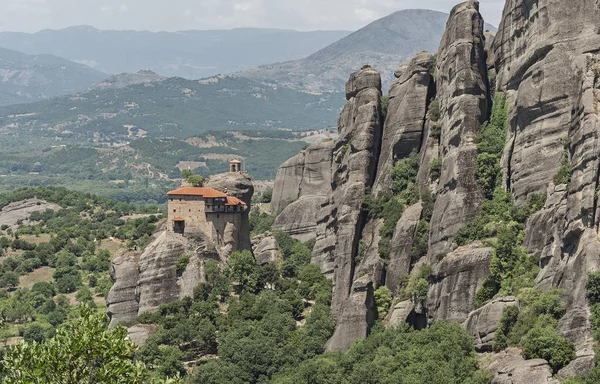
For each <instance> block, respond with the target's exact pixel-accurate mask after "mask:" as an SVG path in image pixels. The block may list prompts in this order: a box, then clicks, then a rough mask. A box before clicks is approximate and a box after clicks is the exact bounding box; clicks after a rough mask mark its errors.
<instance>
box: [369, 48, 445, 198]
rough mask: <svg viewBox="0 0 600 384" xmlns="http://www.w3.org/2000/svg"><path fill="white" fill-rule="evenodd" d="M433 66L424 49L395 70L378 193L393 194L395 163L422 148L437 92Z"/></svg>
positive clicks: (380, 160) (384, 134) (382, 148)
mask: <svg viewBox="0 0 600 384" xmlns="http://www.w3.org/2000/svg"><path fill="white" fill-rule="evenodd" d="M434 65H435V64H434V57H433V55H432V54H430V53H427V52H423V53H419V54H418V55H417V56H415V57H414V58H413V59H412V60H411V61H410V62H408V63H406V64H404V65H402V66H401V67H400V68H398V69H397V70H396V72H395V75H396V77H397V79H396V80H395V81H394V83H393V84H392V87H391V88H390V95H389V96H390V100H389V104H388V111H387V117H386V120H385V129H384V131H383V138H382V144H381V155H380V156H379V164H378V166H377V179H376V180H375V184H374V185H373V192H374V193H375V194H376V195H381V194H390V193H391V190H392V168H393V167H394V163H395V162H396V161H397V160H400V159H404V158H406V157H408V156H409V155H410V153H411V152H413V151H416V152H419V151H420V149H421V145H422V142H423V131H424V124H425V115H426V114H427V104H428V101H429V99H430V98H431V97H432V96H433V91H434V89H433V77H432V75H431V74H430V72H431V68H432V67H433V66H434Z"/></svg>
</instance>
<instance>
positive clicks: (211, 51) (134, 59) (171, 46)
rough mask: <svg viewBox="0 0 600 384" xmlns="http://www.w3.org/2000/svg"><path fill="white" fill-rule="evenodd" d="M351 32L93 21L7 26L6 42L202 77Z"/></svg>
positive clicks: (103, 64)
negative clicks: (149, 27) (148, 26)
mask: <svg viewBox="0 0 600 384" xmlns="http://www.w3.org/2000/svg"><path fill="white" fill-rule="evenodd" d="M348 34H350V32H349V31H311V32H299V31H293V30H280V29H259V28H241V29H232V30H211V31H179V32H148V31H102V30H98V29H96V28H93V27H89V26H78V27H70V28H65V29H60V30H42V31H39V32H36V33H31V34H30V33H18V32H2V33H0V47H5V48H10V49H15V50H18V51H21V52H24V53H27V54H31V55H37V54H43V53H45V54H53V55H56V56H60V57H64V58H66V59H69V60H72V61H75V62H78V63H81V64H85V65H88V66H90V67H92V68H95V69H97V70H99V71H102V72H106V73H109V74H117V73H122V72H137V71H139V70H142V69H149V70H151V71H154V72H156V73H158V74H160V75H162V76H167V77H173V76H178V77H185V78H188V79H199V78H204V77H210V76H214V75H217V74H224V73H231V72H237V71H242V70H246V69H250V68H253V67H255V66H257V65H261V64H268V63H273V62H279V61H286V60H294V59H299V58H302V57H305V56H307V55H310V54H312V53H314V52H315V51H318V50H319V49H321V48H324V47H326V46H327V45H329V44H332V43H334V42H336V41H338V40H339V39H341V38H343V37H345V36H347V35H348Z"/></svg>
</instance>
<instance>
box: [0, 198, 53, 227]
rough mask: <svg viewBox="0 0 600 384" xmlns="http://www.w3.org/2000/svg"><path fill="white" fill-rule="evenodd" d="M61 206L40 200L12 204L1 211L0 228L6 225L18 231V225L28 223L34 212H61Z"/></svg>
mask: <svg viewBox="0 0 600 384" xmlns="http://www.w3.org/2000/svg"><path fill="white" fill-rule="evenodd" d="M60 208H61V207H60V205H58V204H53V203H48V202H46V201H44V200H39V199H26V200H21V201H16V202H14V203H10V204H8V205H6V206H5V207H3V208H2V210H0V226H3V225H6V226H8V227H14V228H13V229H16V227H17V226H18V224H17V223H19V222H21V221H22V222H23V223H24V224H27V223H28V220H27V219H28V218H29V215H30V214H32V213H33V212H44V211H45V210H47V209H50V210H52V211H58V210H60Z"/></svg>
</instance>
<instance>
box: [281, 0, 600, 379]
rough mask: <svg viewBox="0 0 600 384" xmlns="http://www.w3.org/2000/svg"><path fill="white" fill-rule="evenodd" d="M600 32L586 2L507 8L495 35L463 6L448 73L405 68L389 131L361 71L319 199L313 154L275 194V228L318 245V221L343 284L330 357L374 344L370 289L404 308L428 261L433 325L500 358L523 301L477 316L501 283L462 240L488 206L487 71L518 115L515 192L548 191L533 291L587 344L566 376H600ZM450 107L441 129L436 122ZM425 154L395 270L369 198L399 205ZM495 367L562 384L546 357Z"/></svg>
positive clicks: (415, 65) (510, 158)
mask: <svg viewBox="0 0 600 384" xmlns="http://www.w3.org/2000/svg"><path fill="white" fill-rule="evenodd" d="M598 20H600V6H599V5H598V1H596V0H580V1H578V2H577V5H576V6H573V2H567V1H559V0H536V1H530V0H507V1H506V6H505V9H504V13H503V16H502V21H501V24H500V27H499V30H498V32H497V34H496V35H495V36H494V35H493V34H490V33H487V34H486V33H484V31H483V25H484V24H483V20H482V18H481V15H480V14H479V3H478V2H477V1H467V2H465V3H462V4H459V5H458V6H456V7H455V8H454V9H453V10H452V12H451V15H450V18H449V20H448V23H447V26H446V31H445V33H444V35H443V38H442V41H441V44H440V46H439V51H438V54H437V60H436V61H435V63H436V65H435V74H434V75H432V74H431V73H432V71H431V69H432V67H433V63H434V60H433V58H432V57H431V56H430V55H428V54H425V53H422V54H419V55H417V56H416V57H415V58H414V59H412V60H411V61H409V62H408V63H406V64H404V65H402V66H401V67H400V68H398V70H397V71H396V73H395V75H396V78H397V79H396V81H395V82H394V84H393V86H392V88H391V90H390V101H389V106H388V114H387V117H386V120H385V123H384V124H382V122H381V121H380V112H379V109H380V105H379V96H380V89H379V77H378V74H377V72H376V71H374V70H372V69H370V68H369V69H365V70H363V71H360V72H357V73H355V74H353V75H352V77H351V78H350V80H349V81H348V83H347V85H346V95H347V99H348V103H347V105H346V107H345V108H344V110H343V112H342V114H341V117H340V120H339V132H340V139H339V140H337V141H333V142H330V143H329V145H330V147H328V148H327V149H326V150H325V149H323V148H321V149H323V151H324V153H323V156H322V157H319V159H321V160H322V161H320V162H319V164H320V165H319V175H322V176H323V183H319V188H321V187H322V189H318V190H319V192H318V193H315V192H314V190H312V191H313V192H311V193H310V194H308V193H305V188H304V187H302V185H304V183H305V180H306V176H305V175H306V169H307V163H308V161H307V158H308V153H309V152H310V151H305V152H303V153H302V154H301V155H299V156H297V157H295V158H294V159H292V160H290V161H289V162H287V163H286V164H284V166H282V168H281V169H280V174H279V175H278V180H277V182H276V184H277V185H276V189H277V193H276V195H277V198H276V199H275V200H276V203H275V204H276V206H278V207H279V208H280V209H282V210H283V212H284V213H285V214H282V215H283V216H280V217H278V218H277V221H276V222H277V223H278V224H277V228H281V229H283V230H286V231H288V232H290V233H294V231H298V232H302V231H305V232H309V231H310V233H313V232H312V228H313V227H312V226H310V225H307V224H306V223H308V222H311V223H315V222H316V229H315V233H316V236H317V242H316V245H315V249H314V250H313V259H312V261H313V263H315V264H317V265H319V266H320V267H321V270H322V271H323V272H324V273H325V274H326V275H327V276H328V277H330V278H331V279H332V280H333V282H334V296H333V304H332V308H333V313H334V316H335V318H336V321H337V328H336V331H335V334H334V336H333V338H332V339H331V340H330V342H329V344H328V349H330V350H344V349H346V348H348V346H349V345H350V344H351V343H352V342H353V341H354V339H356V338H362V337H364V336H365V335H366V334H367V333H368V332H369V328H370V326H371V323H370V322H371V321H372V318H373V316H372V315H373V308H371V306H372V302H373V300H372V292H373V291H374V290H376V289H377V288H378V287H379V286H381V285H383V284H385V285H386V286H388V287H389V288H390V289H391V290H392V291H393V293H394V295H395V296H396V297H398V296H399V295H400V294H401V293H403V292H402V291H401V288H402V287H403V282H404V281H405V280H406V278H407V276H409V274H410V273H411V271H413V270H414V269H415V268H416V265H420V264H422V263H427V264H429V265H430V266H431V273H430V275H429V277H428V278H429V292H428V295H427V299H426V301H425V305H424V308H425V309H426V316H427V319H428V321H429V322H432V321H439V320H449V321H453V322H456V323H462V324H463V325H464V326H465V327H466V328H467V329H468V330H469V331H470V332H471V333H472V334H473V335H474V336H475V338H476V343H477V348H478V350H480V351H487V350H489V348H490V346H491V343H492V340H493V335H494V332H495V331H496V330H497V328H498V322H499V320H500V317H501V315H502V311H503V309H504V308H506V307H507V306H509V305H516V301H515V300H514V299H513V298H500V299H497V300H495V301H492V302H489V303H487V304H486V305H484V306H483V307H482V308H480V309H478V310H476V311H473V300H474V297H475V294H476V292H477V290H478V289H479V288H480V287H481V285H482V283H483V282H484V280H485V279H486V278H487V277H488V276H489V274H490V271H489V268H490V262H491V259H492V249H491V248H486V247H484V246H483V245H482V244H481V243H478V242H475V243H473V244H471V245H469V246H466V247H461V248H458V249H457V247H456V244H455V242H454V237H455V235H456V233H457V232H458V231H459V230H460V229H461V228H463V227H464V226H466V225H467V224H468V223H469V222H470V221H471V220H472V219H473V218H474V217H476V216H477V215H478V214H479V213H480V211H481V206H482V203H483V201H484V196H483V193H482V190H481V187H480V186H479V183H478V182H477V179H476V169H477V164H476V161H477V154H478V153H477V146H476V137H477V134H478V133H479V132H480V129H481V126H482V124H483V123H484V122H485V121H486V120H487V118H488V117H489V109H490V93H491V90H490V84H489V83H490V79H492V80H493V79H494V76H490V78H488V69H489V70H492V71H496V72H497V74H496V73H494V72H492V75H497V76H496V79H495V82H494V81H492V83H493V84H494V86H495V91H497V92H503V93H504V94H505V95H506V97H507V102H508V107H509V108H508V109H509V112H508V116H507V120H508V124H507V125H508V129H507V137H506V144H505V149H504V154H503V156H502V160H501V165H502V172H503V175H504V177H503V180H502V181H503V186H504V187H505V189H506V190H507V191H509V192H510V193H511V194H512V196H513V198H514V200H515V202H516V203H517V205H519V206H523V205H525V204H526V203H527V202H528V200H529V199H530V198H532V197H534V195H538V194H544V195H546V202H545V205H544V207H543V208H542V209H541V210H540V211H538V212H536V213H534V214H532V215H531V217H529V219H528V220H527V222H526V225H525V227H526V228H525V239H524V247H525V249H526V251H527V253H528V254H529V255H530V256H531V257H534V256H536V257H539V258H540V269H541V270H540V273H539V275H538V276H537V278H536V280H535V286H536V288H540V289H542V290H546V289H551V288H559V289H562V290H563V291H564V292H565V294H566V302H567V311H566V314H565V316H564V317H563V318H562V319H561V320H560V323H559V331H560V332H561V333H562V334H564V335H565V336H566V337H567V338H568V339H569V340H571V341H572V342H574V343H575V344H576V346H577V359H576V360H575V361H573V362H572V363H571V364H570V365H569V366H568V367H567V368H564V369H563V371H562V373H561V374H560V376H561V377H569V376H572V375H573V373H574V372H577V371H580V370H586V369H589V367H590V366H591V361H592V360H593V358H592V355H593V351H592V350H591V349H590V345H591V343H592V340H593V337H592V332H591V326H590V320H589V316H590V311H589V308H588V303H587V300H586V297H585V284H586V280H587V279H586V276H587V274H588V273H589V272H591V271H597V270H600V238H599V227H600V206H599V204H598V193H597V191H598V190H599V185H600V171H599V169H600V152H599V151H598V148H600V112H599V108H598V105H600V24H599V23H598ZM492 40H493V41H492ZM486 51H489V53H490V54H489V55H488V54H487V53H486ZM432 100H435V104H433V103H434V102H433V101H432ZM438 105H439V112H440V113H439V118H438V117H437V116H433V115H436V113H433V112H435V108H434V107H437V106H438ZM427 111H429V112H427ZM321 149H319V150H321ZM314 151H317V149H316V148H315V149H314ZM412 151H418V152H419V156H420V166H419V170H418V174H417V177H416V184H417V186H418V189H419V192H420V194H421V202H419V203H417V204H414V205H412V206H409V207H405V210H404V212H403V214H402V216H401V218H400V220H399V221H398V222H397V223H395V230H394V233H393V237H392V238H391V239H389V238H388V239H385V240H390V247H389V248H390V252H389V253H390V258H389V260H386V261H385V262H384V261H383V260H382V259H381V257H380V255H379V251H380V250H379V242H380V240H381V238H382V236H381V233H380V229H381V228H382V227H383V224H384V221H383V219H380V218H379V219H373V218H369V217H370V216H369V215H367V212H365V211H364V209H363V207H361V201H362V200H363V197H364V196H365V188H369V187H370V188H371V190H372V191H373V196H375V197H382V196H385V195H388V194H390V191H391V186H392V172H391V171H392V169H393V166H394V164H395V163H396V162H397V161H398V160H400V159H403V158H406V156H407V155H408V154H410V153H411V152H412ZM328 156H330V157H328ZM436 159H439V161H441V170H440V172H439V178H438V177H437V175H436V176H435V177H434V176H433V175H432V174H431V172H430V170H431V169H430V165H431V164H433V161H434V160H436ZM310 164H316V163H313V162H312V161H311V162H310ZM325 164H328V165H329V167H327V166H325ZM436 164H437V163H436ZM561 167H564V168H563V169H564V170H567V171H568V172H567V173H570V180H569V181H568V182H567V180H560V179H556V180H554V176H555V175H556V174H557V171H558V170H559V168H561ZM434 179H435V180H434ZM319 180H321V179H319ZM427 191H429V192H431V193H432V194H433V195H435V204H434V207H433V214H432V217H431V220H430V222H429V226H430V232H429V243H428V244H429V249H428V251H427V256H426V257H424V258H422V259H421V261H419V262H418V263H416V264H415V262H416V260H412V256H413V255H411V253H412V248H413V243H414V241H415V239H416V237H415V234H416V233H417V232H418V231H416V229H417V228H423V227H420V226H419V223H420V222H421V221H427V219H428V218H429V215H430V214H431V209H430V208H428V207H430V205H426V204H424V202H425V201H426V199H425V198H424V197H423V196H424V194H425V193H426V192H427ZM317 197H318V198H317ZM292 200H293V201H295V203H292V204H291V205H288V206H287V208H285V209H283V207H284V206H285V205H286V204H287V203H284V202H285V201H292ZM417 200H418V199H417ZM413 202H414V201H413ZM294 204H296V206H294ZM411 204H412V202H411ZM311 207H318V213H317V214H316V216H315V220H314V221H311V220H312V216H311V213H308V212H306V210H308V209H311ZM424 211H429V212H424ZM286 212H287V213H286ZM387 224H388V228H389V223H387ZM295 225H296V227H294V226H295ZM306 228H311V229H310V230H308V229H306ZM388 235H389V234H388ZM419 239H420V240H422V237H420V238H419ZM408 304H410V303H403V304H402V305H401V306H399V307H397V308H394V309H393V311H392V317H391V318H393V319H394V321H393V322H394V324H399V323H402V322H404V321H407V318H409V317H410V316H411V315H410V313H412V312H411V311H412V309H410V305H408ZM388 319H390V318H389V317H388ZM493 359H494V362H493V364H492V369H493V371H494V372H496V378H495V379H494V382H495V383H528V384H530V383H552V382H555V379H553V378H552V372H551V371H550V368H549V367H548V364H547V362H545V361H543V360H540V361H538V360H530V361H525V360H523V359H522V357H520V355H519V353H518V351H514V350H509V351H506V352H504V353H503V354H498V355H495V357H494V358H493Z"/></svg>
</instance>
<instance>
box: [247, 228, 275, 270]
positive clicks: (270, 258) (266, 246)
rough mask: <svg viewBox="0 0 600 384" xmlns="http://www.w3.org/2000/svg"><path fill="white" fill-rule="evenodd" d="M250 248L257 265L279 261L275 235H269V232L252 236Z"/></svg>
mask: <svg viewBox="0 0 600 384" xmlns="http://www.w3.org/2000/svg"><path fill="white" fill-rule="evenodd" d="M252 250H253V253H254V259H255V260H256V264H258V265H265V264H274V265H278V264H279V262H280V261H281V253H280V252H279V244H277V240H276V239H275V236H273V235H271V234H270V233H265V234H262V235H259V236H256V237H255V238H253V239H252Z"/></svg>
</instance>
